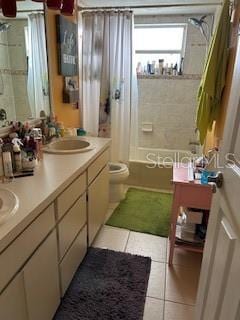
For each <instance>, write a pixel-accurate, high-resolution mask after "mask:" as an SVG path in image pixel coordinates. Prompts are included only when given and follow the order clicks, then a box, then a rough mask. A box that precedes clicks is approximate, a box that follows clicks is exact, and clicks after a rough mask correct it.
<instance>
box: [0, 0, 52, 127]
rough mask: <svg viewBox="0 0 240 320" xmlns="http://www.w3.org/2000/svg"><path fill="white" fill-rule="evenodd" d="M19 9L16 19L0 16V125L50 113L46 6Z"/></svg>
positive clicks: (25, 3) (29, 3) (20, 3)
mask: <svg viewBox="0 0 240 320" xmlns="http://www.w3.org/2000/svg"><path fill="white" fill-rule="evenodd" d="M17 8H18V12H17V17H16V18H14V19H7V18H5V17H3V16H2V15H1V14H0V126H5V125H7V124H8V123H9V122H10V121H13V120H18V121H24V120H26V119H29V118H39V117H40V112H41V111H42V110H43V111H44V112H45V114H46V115H48V114H49V113H50V97H49V81H48V65H47V49H46V37H45V18H44V7H43V3H40V2H33V1H30V0H25V1H18V2H17Z"/></svg>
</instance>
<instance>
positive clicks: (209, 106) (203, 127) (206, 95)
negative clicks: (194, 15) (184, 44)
mask: <svg viewBox="0 0 240 320" xmlns="http://www.w3.org/2000/svg"><path fill="white" fill-rule="evenodd" d="M229 8H230V1H229V0H225V2H224V4H223V8H222V13H221V16H220V19H219V23H218V26H217V29H216V31H215V33H214V36H213V39H212V43H211V46H210V49H209V54H208V58H207V61H206V64H205V69H204V72H203V76H202V80H201V83H200V88H199V91H198V110H197V128H198V130H199V133H200V142H201V144H204V141H205V138H206V135H207V131H208V129H211V128H212V124H213V122H214V121H215V120H216V119H217V116H218V114H219V109H220V106H221V98H222V93H223V89H224V86H225V81H226V70H227V62H228V48H229V35H230V14H229Z"/></svg>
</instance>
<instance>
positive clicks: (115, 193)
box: [109, 162, 129, 202]
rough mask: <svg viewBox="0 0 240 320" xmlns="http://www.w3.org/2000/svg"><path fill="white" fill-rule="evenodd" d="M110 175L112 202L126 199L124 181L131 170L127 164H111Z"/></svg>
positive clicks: (110, 197) (110, 198)
mask: <svg viewBox="0 0 240 320" xmlns="http://www.w3.org/2000/svg"><path fill="white" fill-rule="evenodd" d="M109 173H110V188H109V189H110V190H109V193H110V194H109V200H110V202H119V201H121V200H123V199H124V197H125V188H124V181H126V180H127V178H128V176H129V170H128V167H127V165H126V164H124V163H118V162H110V163H109Z"/></svg>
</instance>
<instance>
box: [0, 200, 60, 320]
mask: <svg viewBox="0 0 240 320" xmlns="http://www.w3.org/2000/svg"><path fill="white" fill-rule="evenodd" d="M54 216H55V214H54V206H53V205H50V206H49V207H48V208H47V209H45V210H44V211H43V212H42V213H41V214H40V215H39V217H38V218H37V219H36V220H34V221H33V223H32V224H31V225H30V226H29V227H28V228H27V229H26V230H24V231H23V233H22V234H21V235H20V236H19V237H17V238H16V239H15V241H14V242H13V243H12V244H11V245H10V246H9V247H8V248H7V249H6V250H5V251H4V252H3V253H2V254H1V255H0V265H1V267H2V269H1V280H2V281H1V282H0V283H1V284H2V285H3V287H2V288H1V290H3V288H4V285H5V284H7V282H8V281H10V283H9V284H8V285H7V287H6V288H5V289H4V290H3V292H2V294H0V319H4V320H38V319H39V320H40V319H41V320H42V319H44V320H51V319H52V317H53V315H54V313H55V311H56V308H57V306H58V305H59V303H60V289H59V276H58V252H57V236H56V231H55V230H54V229H53V228H54V226H55V218H54ZM4 279H5V281H3V280H4Z"/></svg>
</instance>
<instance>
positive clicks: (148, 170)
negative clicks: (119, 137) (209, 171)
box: [127, 148, 199, 191]
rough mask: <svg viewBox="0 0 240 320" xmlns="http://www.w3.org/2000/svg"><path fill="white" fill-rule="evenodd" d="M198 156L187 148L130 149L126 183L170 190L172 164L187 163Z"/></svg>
mask: <svg viewBox="0 0 240 320" xmlns="http://www.w3.org/2000/svg"><path fill="white" fill-rule="evenodd" d="M198 156H199V155H196V154H193V153H192V152H191V151H189V150H169V149H157V148H137V149H136V150H135V152H132V151H131V158H130V162H129V172H130V175H129V178H128V181H127V183H128V184H129V185H133V186H141V187H146V188H154V189H160V190H166V191H171V190H172V184H171V180H172V171H173V164H174V163H175V162H182V163H187V162H189V161H191V160H192V159H194V158H196V157H198Z"/></svg>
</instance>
